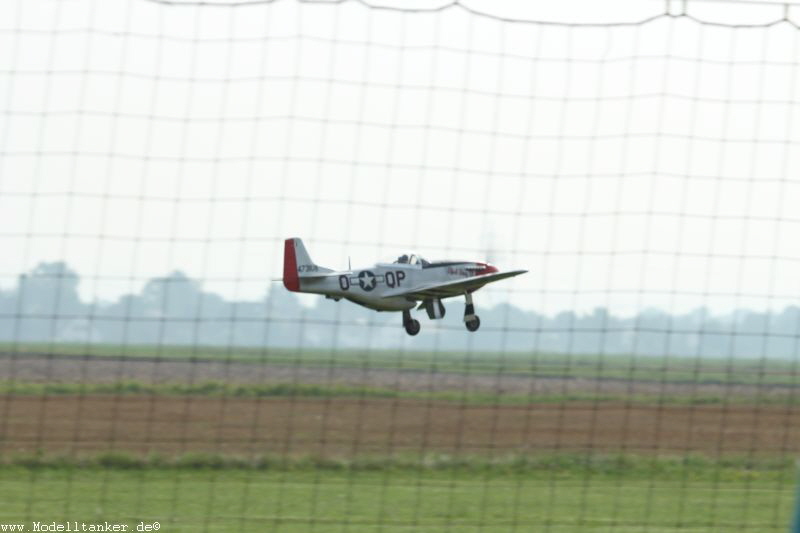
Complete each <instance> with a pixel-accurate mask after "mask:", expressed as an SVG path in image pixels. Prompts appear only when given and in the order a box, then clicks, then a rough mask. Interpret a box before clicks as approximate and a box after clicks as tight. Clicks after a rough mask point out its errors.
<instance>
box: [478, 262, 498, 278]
mask: <svg viewBox="0 0 800 533" xmlns="http://www.w3.org/2000/svg"><path fill="white" fill-rule="evenodd" d="M475 266H477V267H482V268H481V269H480V270H476V271H475V275H476V276H482V275H484V274H494V273H495V272H498V270H497V267H496V266H494V265H490V264H489V263H475Z"/></svg>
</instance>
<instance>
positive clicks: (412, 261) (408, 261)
mask: <svg viewBox="0 0 800 533" xmlns="http://www.w3.org/2000/svg"><path fill="white" fill-rule="evenodd" d="M395 263H399V264H404V265H422V266H426V265H429V264H430V261H428V260H427V259H425V258H424V257H422V256H419V255H417V254H403V255H401V256H400V257H398V258H397V260H396V261H395Z"/></svg>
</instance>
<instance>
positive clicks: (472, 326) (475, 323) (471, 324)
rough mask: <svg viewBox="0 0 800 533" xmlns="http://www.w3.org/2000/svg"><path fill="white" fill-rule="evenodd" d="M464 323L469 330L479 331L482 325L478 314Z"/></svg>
mask: <svg viewBox="0 0 800 533" xmlns="http://www.w3.org/2000/svg"><path fill="white" fill-rule="evenodd" d="M464 324H465V325H466V326H467V329H468V330H469V331H478V328H479V327H481V319H480V318H478V316H477V315H476V316H475V317H474V318H473V319H472V320H468V321H467V322H464Z"/></svg>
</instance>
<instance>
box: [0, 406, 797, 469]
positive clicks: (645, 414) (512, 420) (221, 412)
mask: <svg viewBox="0 0 800 533" xmlns="http://www.w3.org/2000/svg"><path fill="white" fill-rule="evenodd" d="M36 450H44V451H50V452H60V453H82V452H90V451H109V450H126V451H132V452H141V453H150V452H159V453H164V454H173V453H183V452H218V453H236V454H244V455H251V454H254V455H260V454H291V455H301V454H314V455H321V456H337V457H351V456H356V455H360V454H372V455H388V454H393V453H401V452H402V453H412V454H416V453H423V452H437V451H438V452H447V453H467V454H491V455H494V456H502V455H504V454H508V453H529V452H559V451H587V450H591V451H592V452H594V453H616V452H637V453H644V454H650V453H661V454H673V455H674V454H678V455H683V454H686V453H699V454H703V455H708V456H712V457H716V456H718V455H720V454H733V455H737V456H748V455H750V454H753V455H757V456H765V455H770V456H786V455H788V454H796V453H797V452H800V409H797V408H795V409H787V408H778V407H766V406H760V407H747V406H735V407H734V406H728V407H723V406H695V407H685V406H661V407H659V406H643V405H636V406H629V405H624V404H612V403H601V404H596V405H595V404H591V403H585V404H578V403H568V404H562V405H559V404H538V405H537V404H534V405H528V406H500V407H491V406H488V407H487V406H463V405H457V404H452V403H445V402H425V401H420V400H398V399H383V398H381V399H358V398H329V399H324V398H297V399H294V400H293V399H291V398H260V399H259V398H228V399H226V398H215V397H168V396H154V397H147V396H116V397H115V396H107V397H103V396H87V397H79V396H52V397H24V396H5V397H0V452H2V453H4V454H9V453H19V452H35V451H36Z"/></svg>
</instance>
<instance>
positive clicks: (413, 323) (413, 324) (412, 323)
mask: <svg viewBox="0 0 800 533" xmlns="http://www.w3.org/2000/svg"><path fill="white" fill-rule="evenodd" d="M403 325H404V326H405V328H406V333H408V334H409V335H411V336H412V337H413V336H414V335H416V334H417V333H419V329H420V326H419V320H417V319H412V320H409V321H408V322H406V323H405V324H403Z"/></svg>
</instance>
